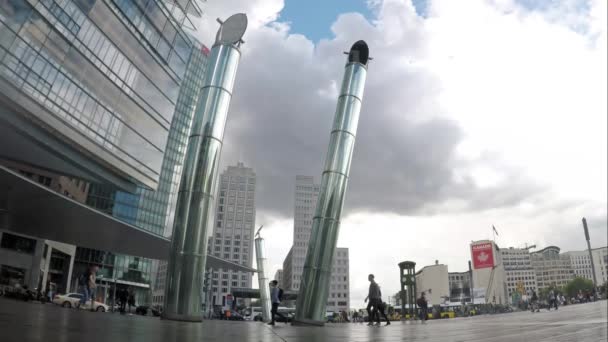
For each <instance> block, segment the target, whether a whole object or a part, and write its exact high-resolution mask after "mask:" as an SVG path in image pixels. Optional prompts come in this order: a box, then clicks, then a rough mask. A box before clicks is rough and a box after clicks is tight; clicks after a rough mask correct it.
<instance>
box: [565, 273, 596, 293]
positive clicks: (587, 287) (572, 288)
mask: <svg viewBox="0 0 608 342" xmlns="http://www.w3.org/2000/svg"><path fill="white" fill-rule="evenodd" d="M564 289H565V292H566V293H567V294H568V298H572V297H575V296H576V294H577V293H578V292H579V291H582V292H583V293H584V292H587V291H589V292H593V282H592V281H591V280H589V279H585V278H581V277H576V278H574V279H572V280H570V281H569V282H568V284H566V286H564Z"/></svg>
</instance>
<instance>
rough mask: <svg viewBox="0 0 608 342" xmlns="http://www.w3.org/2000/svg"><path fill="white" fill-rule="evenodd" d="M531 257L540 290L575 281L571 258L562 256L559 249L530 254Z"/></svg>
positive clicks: (552, 248)
mask: <svg viewBox="0 0 608 342" xmlns="http://www.w3.org/2000/svg"><path fill="white" fill-rule="evenodd" d="M530 256H531V261H532V267H533V268H534V271H535V272H536V282H537V285H538V289H539V290H541V289H544V288H547V287H551V286H557V287H560V286H564V285H566V284H567V283H568V282H569V281H570V280H572V279H574V270H573V269H572V262H571V259H570V256H569V255H566V254H560V249H559V247H556V246H549V247H546V248H543V249H541V250H539V251H536V252H533V253H530Z"/></svg>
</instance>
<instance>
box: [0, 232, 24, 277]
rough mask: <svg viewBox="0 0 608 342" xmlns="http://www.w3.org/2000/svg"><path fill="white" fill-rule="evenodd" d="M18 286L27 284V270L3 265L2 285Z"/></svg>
mask: <svg viewBox="0 0 608 342" xmlns="http://www.w3.org/2000/svg"><path fill="white" fill-rule="evenodd" d="M4 234H5V235H6V233H4ZM16 284H20V285H22V284H25V269H23V268H17V267H11V266H7V265H1V266H0V285H9V286H15V285H16Z"/></svg>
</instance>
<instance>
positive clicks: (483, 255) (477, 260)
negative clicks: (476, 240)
mask: <svg viewBox="0 0 608 342" xmlns="http://www.w3.org/2000/svg"><path fill="white" fill-rule="evenodd" d="M471 254H472V258H473V268H474V269H480V268H488V267H494V250H493V249H492V243H490V242H487V243H480V244H477V245H472V246H471Z"/></svg>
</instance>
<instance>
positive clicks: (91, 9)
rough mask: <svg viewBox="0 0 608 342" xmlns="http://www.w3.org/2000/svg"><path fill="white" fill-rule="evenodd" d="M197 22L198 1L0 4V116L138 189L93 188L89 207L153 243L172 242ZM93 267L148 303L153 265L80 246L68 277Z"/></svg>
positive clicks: (195, 78) (196, 71)
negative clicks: (156, 238) (153, 237)
mask: <svg viewBox="0 0 608 342" xmlns="http://www.w3.org/2000/svg"><path fill="white" fill-rule="evenodd" d="M200 16H201V10H200V8H199V6H198V4H197V0H104V1H102V0H7V1H0V95H2V96H0V111H1V112H2V114H3V115H4V114H5V113H6V114H7V115H12V116H14V117H15V118H18V119H26V121H27V122H28V124H30V125H32V127H35V128H37V129H40V128H42V129H43V130H44V131H45V132H47V137H49V139H53V140H55V139H56V140H57V141H60V142H61V144H60V146H62V147H66V149H67V148H68V147H69V148H73V149H74V150H75V151H78V152H79V153H82V154H83V155H85V156H86V158H89V159H90V160H93V161H94V162H95V165H101V166H103V168H104V169H107V172H111V173H114V174H117V175H119V178H121V179H126V180H128V181H129V182H130V184H135V185H136V186H137V190H136V191H134V192H133V193H129V192H125V191H121V190H120V189H119V186H120V184H118V183H116V184H114V183H110V182H103V181H101V182H93V184H91V185H90V188H89V194H88V197H87V200H86V202H87V204H88V205H90V206H92V207H95V208H97V209H99V210H101V211H103V212H105V213H107V214H109V215H112V216H114V217H116V218H118V219H120V220H123V221H125V222H127V223H130V224H132V225H136V226H138V227H140V228H142V229H145V230H147V231H150V232H152V233H154V234H157V235H165V236H168V235H170V233H171V228H172V222H173V211H174V209H175V205H176V197H177V190H178V185H179V180H180V177H181V173H182V164H183V159H184V154H185V148H186V143H187V139H188V135H189V130H190V127H191V125H192V116H193V114H194V110H195V108H196V104H197V101H198V98H199V97H200V93H201V88H202V81H203V78H204V77H203V76H204V73H205V68H206V63H207V56H206V54H205V53H204V52H203V51H208V50H207V49H206V48H204V49H203V47H202V46H201V45H200V43H198V42H197V41H196V39H194V38H192V36H191V35H190V34H189V33H188V32H191V31H190V30H194V29H196V27H195V25H194V23H195V22H196V17H200ZM19 128H20V129H23V130H24V131H27V130H28V127H19ZM28 138H31V139H40V138H39V137H28ZM39 142H40V143H42V144H45V143H46V141H43V140H41V141H39ZM49 146H50V145H49ZM53 146H56V145H53ZM62 150H63V149H58V150H56V151H58V152H61V151H62ZM41 166H45V165H41ZM123 189H124V188H123ZM133 243H137V241H133ZM92 263H97V264H100V265H101V266H102V267H101V273H100V276H101V278H102V279H105V281H106V283H105V284H106V285H107V281H108V279H115V280H116V281H117V282H119V283H120V282H122V284H127V283H128V284H130V285H133V286H135V287H136V288H138V289H139V290H138V291H139V292H138V293H139V294H138V296H139V297H140V300H145V297H146V296H147V295H148V294H149V291H148V290H146V289H149V288H150V286H149V285H150V282H151V277H152V276H151V275H152V273H153V272H152V260H150V259H145V258H139V257H134V256H126V255H118V254H115V253H112V252H110V251H108V252H104V251H99V250H95V249H89V248H80V247H79V248H78V249H77V256H76V264H75V267H76V268H75V271H74V277H76V276H78V275H79V274H80V273H82V271H84V270H85V269H86V267H87V266H88V265H90V264H92ZM76 283H77V282H74V284H76ZM103 284H104V283H103V281H102V285H103ZM104 293H105V292H104ZM106 294H107V293H106ZM103 299H105V298H103Z"/></svg>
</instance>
